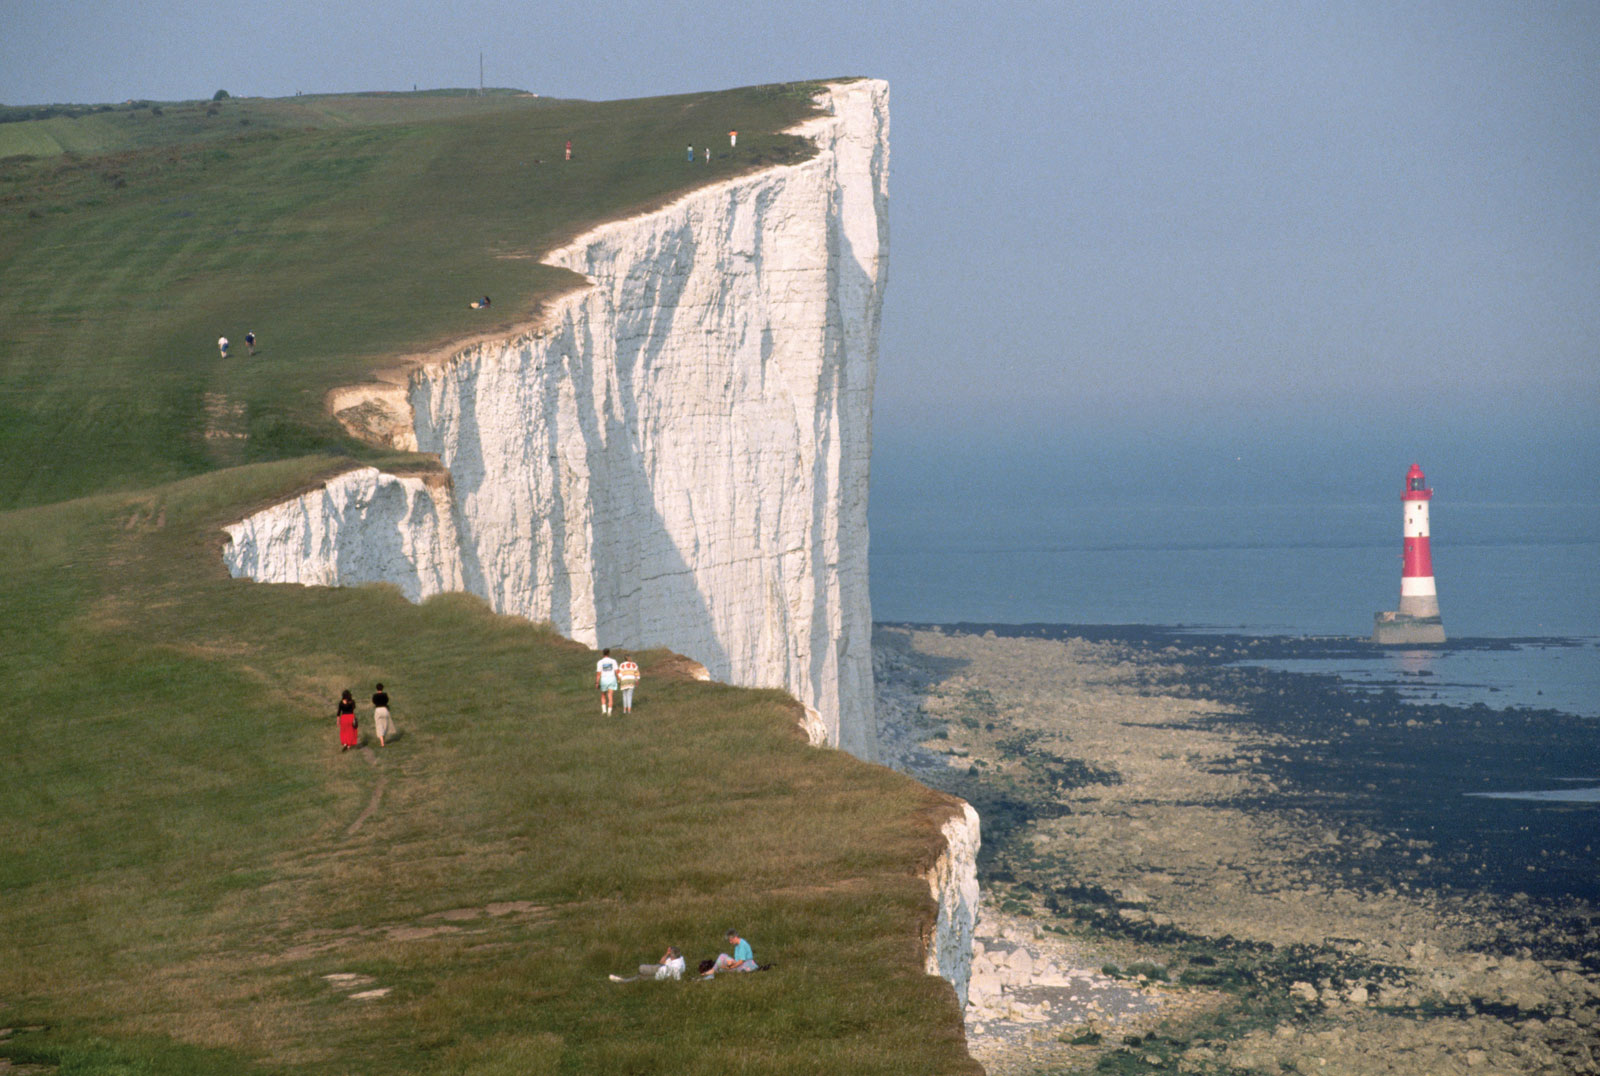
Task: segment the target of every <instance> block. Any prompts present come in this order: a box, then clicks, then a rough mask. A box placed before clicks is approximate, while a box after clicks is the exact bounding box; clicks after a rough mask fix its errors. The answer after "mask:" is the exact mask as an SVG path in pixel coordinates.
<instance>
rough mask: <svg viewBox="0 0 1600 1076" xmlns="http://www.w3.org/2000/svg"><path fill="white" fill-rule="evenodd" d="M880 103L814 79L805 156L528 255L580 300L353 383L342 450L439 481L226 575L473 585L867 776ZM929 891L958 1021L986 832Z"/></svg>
mask: <svg viewBox="0 0 1600 1076" xmlns="http://www.w3.org/2000/svg"><path fill="white" fill-rule="evenodd" d="M888 96H889V91H888V85H887V83H884V82H881V81H873V80H863V81H857V82H848V83H837V84H830V85H828V86H827V87H826V88H825V89H824V91H823V92H822V93H821V94H820V95H819V97H818V104H819V106H820V108H821V114H819V115H818V116H817V117H815V118H813V119H811V120H808V121H807V122H806V123H804V124H803V125H801V127H799V128H798V129H797V133H799V134H802V135H804V136H806V137H808V138H810V139H812V140H813V142H814V143H815V145H816V153H815V155H814V156H812V157H811V158H810V159H808V160H806V161H804V162H802V163H799V164H795V165H786V166H780V167H775V168H770V169H767V170H764V171H761V172H759V173H755V174H752V175H747V176H743V177H740V178H738V179H734V180H730V181H727V182H724V183H718V184H714V185H710V186H707V187H704V188H701V189H699V190H696V191H694V192H692V193H690V194H688V195H685V196H684V197H682V198H680V199H678V200H676V201H674V202H672V203H671V204H669V205H667V206H665V207H663V208H661V209H659V210H655V211H652V212H649V213H645V214H642V215H639V216H636V217H633V218H630V219H626V220H619V221H613V222H610V223H607V224H604V225H601V226H600V227H597V228H595V229H593V230H592V231H590V232H588V233H586V234H584V235H582V236H580V237H578V238H577V239H576V240H574V241H573V242H571V243H569V244H567V245H566V246H563V247H561V248H558V249H556V250H554V251H551V252H549V253H548V254H546V255H545V257H544V260H545V261H547V262H549V263H551V264H554V265H559V266H563V267H565V268H569V269H571V270H573V271H574V272H576V273H579V274H581V275H582V276H583V277H584V278H586V280H587V281H588V282H589V286H587V287H584V288H581V289H580V290H578V291H575V292H573V293H571V294H569V295H566V296H564V297H562V298H560V299H558V300H556V301H555V302H554V303H552V304H551V305H550V307H549V308H548V310H547V313H546V316H545V317H544V319H543V320H542V321H541V323H540V324H539V325H538V326H537V327H535V328H532V329H530V330H528V331H526V332H524V333H520V334H517V335H514V336H511V337H509V338H505V339H498V340H487V341H477V342H473V343H471V344H468V345H464V346H462V347H460V348H458V349H457V350H456V351H455V352H453V353H452V354H450V355H448V356H446V357H444V358H443V359H442V360H441V361H438V362H433V363H424V364H420V365H417V366H415V367H413V368H412V369H410V370H409V371H408V372H407V373H406V374H404V376H403V378H402V382H401V383H387V384H378V383H374V384H370V385H359V386H351V387H349V388H346V389H341V390H338V391H337V392H335V393H333V394H332V395H331V396H330V399H329V403H330V407H331V408H332V409H333V410H334V411H335V413H336V414H338V415H339V416H340V418H341V420H342V421H344V422H345V423H346V425H347V426H348V427H349V428H351V429H352V430H353V431H359V432H361V433H362V434H363V435H365V436H368V437H371V438H373V439H376V440H381V441H384V442H386V443H388V444H390V445H392V446H394V447H398V448H405V449H411V450H419V451H422V452H427V453H433V454H436V455H437V456H438V458H439V461H440V463H441V464H442V465H443V471H444V473H443V474H440V475H435V476H423V477H417V476H398V475H391V474H385V473H382V472H380V471H378V470H376V469H374V468H370V467H369V468H358V469H355V470H351V471H349V472H346V473H345V474H343V475H340V476H339V477H337V478H335V479H333V480H331V481H329V482H328V483H326V484H325V485H324V486H323V487H321V488H319V489H316V490H313V491H311V492H308V493H305V494H303V495H301V496H300V497H297V498H295V499H294V500H291V501H288V502H285V503H283V504H279V505H276V506H274V507H272V508H268V509H266V510H264V511H261V512H258V513H256V514H254V515H252V516H250V517H248V518H246V519H244V520H241V521H240V522H238V523H236V524H234V525H232V526H230V527H228V528H227V532H228V536H229V539H230V541H229V543H228V545H227V547H226V550H225V553H224V558H225V560H226V563H227V566H228V569H229V571H230V572H231V573H232V574H233V575H234V576H236V577H241V576H242V577H249V578H252V579H257V580H260V581H264V582H278V583H301V584H308V585H324V586H338V585H354V584H360V583H369V582H385V583H392V584H394V585H395V586H397V587H399V588H400V590H401V591H402V593H404V594H405V595H406V597H407V598H409V599H411V600H413V601H419V600H421V599H423V598H426V597H429V596H431V595H434V594H438V593H442V592H447V591H469V592H471V593H474V594H478V595H480V596H482V597H483V598H485V599H487V601H488V602H489V604H490V605H491V607H492V608H494V609H495V610H496V611H497V612H502V613H508V614H512V615H516V616H522V617H526V618H528V619H531V620H535V621H548V622H549V623H550V624H551V625H552V626H553V627H554V628H555V629H556V630H557V631H559V632H561V633H562V634H564V635H567V636H570V637H572V638H574V639H576V640H578V641H580V642H583V643H585V644H587V645H589V646H594V647H599V646H620V647H627V648H630V649H633V648H641V649H642V648H646V647H656V646H660V647H667V648H670V649H672V650H675V651H677V652H679V653H681V654H685V655H687V656H689V657H691V658H693V659H694V660H696V661H698V662H700V663H701V664H703V665H704V666H705V667H706V669H707V670H708V672H709V673H710V675H711V676H712V677H713V678H714V679H717V680H723V681H726V682H729V683H733V684H737V685H740V686H746V687H766V688H780V689H783V690H786V691H788V692H789V693H790V694H792V695H793V696H794V697H795V698H797V699H798V700H799V701H800V702H801V703H802V705H803V706H804V707H805V710H806V722H805V725H806V729H807V732H808V734H809V735H810V736H811V739H812V741H813V742H814V743H819V744H820V743H827V744H831V745H833V746H837V747H840V748H842V749H844V750H846V751H848V752H850V753H851V754H854V755H856V756H858V757H860V758H864V759H868V760H873V759H875V758H876V757H877V753H878V734H877V728H876V724H875V721H874V717H873V682H872V653H871V642H872V638H871V631H872V623H871V619H872V618H871V608H870V602H869V596H868V590H867V484H868V472H869V464H870V456H871V445H872V394H873V384H874V379H875V376H876V367H877V348H878V327H879V321H880V316H881V308H882V301H883V288H884V279H885V272H886V269H887V263H888V168H889V148H888V131H889V115H888ZM963 807H964V813H963V814H961V815H959V816H957V817H955V818H952V819H951V821H950V822H949V824H947V826H946V827H945V831H944V835H945V838H946V845H947V851H946V853H945V854H944V855H943V856H941V857H940V859H939V861H938V863H937V864H936V866H935V867H934V869H933V871H932V872H931V873H930V875H929V877H928V882H929V886H930V891H931V893H932V895H933V897H934V899H935V900H936V901H937V903H938V905H939V914H938V920H937V922H936V924H935V926H934V929H933V933H932V936H931V937H930V938H929V946H928V970H929V971H930V972H932V973H937V974H941V975H943V976H944V977H945V978H947V979H949V980H950V981H951V983H952V984H953V985H954V986H955V988H956V991H957V994H958V996H959V997H960V999H961V1000H962V1002H963V1003H965V998H966V983H967V975H968V969H969V967H970V962H971V952H970V948H971V936H972V925H973V917H974V915H975V912H976V904H977V882H976V853H977V847H978V819H977V816H976V814H975V812H973V811H972V809H971V808H970V807H966V806H965V805H963Z"/></svg>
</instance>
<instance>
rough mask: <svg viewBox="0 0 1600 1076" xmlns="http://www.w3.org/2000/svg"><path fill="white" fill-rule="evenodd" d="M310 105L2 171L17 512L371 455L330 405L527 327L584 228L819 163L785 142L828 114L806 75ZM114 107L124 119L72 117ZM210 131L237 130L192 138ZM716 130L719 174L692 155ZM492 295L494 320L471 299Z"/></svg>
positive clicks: (3, 375)
mask: <svg viewBox="0 0 1600 1076" xmlns="http://www.w3.org/2000/svg"><path fill="white" fill-rule="evenodd" d="M307 100H308V99H306V98H293V99H290V100H289V101H288V102H284V103H277V102H250V101H246V102H237V101H233V100H229V101H224V102H216V103H214V105H215V107H217V108H218V109H219V115H218V116H217V117H214V118H207V117H206V115H205V113H206V111H207V110H208V109H209V108H211V107H213V103H200V104H196V105H195V106H194V109H195V110H197V111H195V113H194V115H197V116H198V117H199V119H194V118H193V117H192V116H188V115H186V114H182V113H180V112H179V110H178V109H177V108H176V106H172V107H169V108H168V109H167V110H165V112H164V115H163V116H161V117H156V118H154V119H153V120H152V121H150V122H152V123H153V124H155V125H156V128H155V130H154V131H153V132H152V133H150V134H149V135H148V136H147V137H149V138H152V139H155V138H157V136H158V135H160V134H161V133H162V132H165V135H166V136H168V137H169V138H170V139H171V140H165V141H163V140H157V141H155V142H154V143H153V144H148V145H141V146H139V147H136V148H117V149H114V150H113V151H110V152H106V153H102V154H96V155H83V154H57V155H53V156H48V157H32V156H13V157H6V158H4V159H3V160H0V461H8V462H6V463H0V508H7V507H15V506H20V505H28V504H41V503H47V502H50V501H56V500H62V499H65V498H68V497H74V496H81V495H84V494H87V493H93V492H100V491H104V490H108V489H127V488H137V487H139V486H143V485H146V484H148V483H149V482H152V481H167V480H171V479H174V478H180V477H184V476H187V475H192V474H198V473H201V472H204V471H208V470H214V469H216V468H218V467H222V466H231V465H234V464H237V463H243V462H254V461H259V460H266V459H279V458H285V457H289V456H296V455H303V454H306V453H308V452H316V451H325V450H327V449H329V448H335V449H338V450H341V451H347V452H357V453H359V452H361V451H363V449H362V448H361V446H359V445H355V444H353V443H349V442H347V441H346V440H345V439H344V438H343V437H342V436H341V431H340V430H339V429H338V428H337V427H336V426H335V424H333V423H332V421H331V420H330V419H329V418H328V417H327V416H326V415H325V414H324V413H323V409H322V399H323V394H324V393H325V392H326V391H327V390H328V389H329V388H331V387H334V386H336V385H339V384H344V383H348V382H351V381H354V380H358V379H360V378H361V377H362V376H363V374H364V373H365V372H366V371H367V370H368V369H370V368H371V367H372V366H374V365H378V364H381V363H382V362H383V361H384V360H385V358H386V357H390V356H394V355H396V354H399V353H404V352H408V351H415V350H419V349H423V348H429V347H432V346H435V345H438V344H441V343H444V342H446V341H449V340H453V339H459V338H461V337H463V336H467V335H469V334H473V333H478V332H485V331H496V330H500V329H508V328H510V327H511V326H512V325H515V324H519V323H523V322H526V321H528V320H529V319H530V318H532V317H533V316H534V315H535V312H536V311H537V308H538V306H539V303H540V302H541V300H545V299H548V298H549V297H550V296H552V295H554V294H557V293H559V292H560V291H561V290H562V289H564V288H568V287H571V286H573V284H574V283H575V279H574V278H573V277H572V276H571V274H569V273H567V272H565V271H564V270H559V269H555V268H552V267H548V266H543V265H540V264H539V263H538V262H537V260H535V257H534V255H536V254H537V253H538V252H540V251H542V250H546V249H549V248H550V247H551V246H553V245H555V244H557V243H559V242H560V241H562V240H563V239H565V238H568V237H570V236H571V235H573V234H575V233H576V232H578V231H580V230H581V229H583V228H584V227H585V226H588V225H590V224H593V223H595V222H597V221H600V220H604V219H609V218H612V217H615V216H618V215H620V214H625V213H630V212H637V211H639V210H642V209H644V208H647V207H649V206H651V205H655V204H659V203H661V202H663V201H666V200H668V199H670V198H672V197H673V196H675V195H678V194H681V193H682V192H684V191H686V190H688V189H690V188H692V187H694V186H698V185H701V184H705V183H709V182H714V181H717V180H721V179H726V178H728V177H730V176H732V175H735V174H738V173H741V172H746V171H751V170H754V169H759V168H762V167H767V166H770V165H772V164H774V163H778V162H783V161H791V160H798V159H801V158H803V157H804V156H805V155H807V153H809V147H808V146H807V144H806V143H805V142H804V141H803V140H801V139H798V138H794V137H793V136H789V135H784V134H781V133H780V132H781V131H782V130H783V129H784V128H786V127H789V126H791V125H792V124H793V123H794V122H796V121H797V120H799V119H800V118H802V117H803V116H804V115H806V114H807V113H808V112H809V110H810V107H811V106H810V98H809V89H808V87H805V86H799V87H796V86H777V87H758V88H754V89H748V90H735V91H730V92H727V93H720V94H698V95H689V96H683V97H670V98H653V99H648V100H640V101H615V102H607V103H603V104H587V103H575V102H549V101H545V100H544V99H541V98H535V97H531V96H526V97H522V96H510V95H499V96H490V97H484V98H476V97H469V98H452V97H438V96H428V95H422V96H412V95H390V96H379V97H344V98H314V99H309V100H311V101H312V104H306V103H305V102H306V101H307ZM480 105H481V108H479V107H478V106H480ZM236 113H237V114H238V115H237V116H235V114H236ZM251 116H258V117H262V120H261V122H260V123H257V124H255V125H251V126H239V123H238V121H239V120H240V119H249V118H251ZM266 117H272V119H271V122H272V124H274V126H272V127H271V129H267V130H260V129H259V128H260V127H264V126H268V120H267V119H266ZM408 117H409V118H408ZM230 118H232V122H231V125H230ZM295 118H298V119H299V120H300V122H298V123H296V122H293V120H294V119H295ZM91 121H93V122H102V123H103V122H112V121H108V120H103V119H99V118H97V117H96V116H95V115H91V116H88V117H85V118H84V119H81V120H63V121H49V122H67V123H84V122H91ZM206 124H214V125H221V126H223V127H224V128H225V129H226V130H227V131H228V132H229V134H228V135H227V137H221V136H219V135H217V134H216V133H215V132H214V131H211V132H210V133H208V134H206V140H203V141H193V140H188V141H186V139H191V138H194V137H197V136H196V131H195V128H196V127H197V126H198V127H200V128H202V129H205V125H206ZM17 126H24V125H18V124H0V138H3V137H4V136H5V134H6V129H7V128H9V127H17ZM730 129H737V130H739V131H740V132H741V137H740V140H739V141H740V144H739V148H738V151H737V152H736V153H734V154H723V153H722V152H721V151H723V150H726V149H727V132H728V131H729V130H730ZM568 140H571V142H572V143H573V153H574V159H573V160H572V161H571V162H568V161H566V160H564V149H565V144H566V142H567V141H568ZM708 142H714V143H715V145H716V146H717V147H718V156H716V157H714V158H713V159H712V161H711V162H710V163H709V164H707V163H704V162H697V163H695V164H692V165H691V164H689V163H688V162H686V161H685V159H684V146H686V145H690V144H693V145H697V146H703V145H705V144H707V143H708ZM483 294H488V295H490V296H492V297H493V299H494V300H495V301H494V305H493V306H492V307H491V308H490V310H489V311H487V312H480V311H475V310H472V309H470V308H469V306H468V302H469V300H471V299H473V298H475V297H477V296H479V295H483ZM252 331H253V332H255V333H256V334H257V335H258V336H259V337H260V340H261V349H260V354H259V355H258V356H257V357H256V358H255V359H254V360H248V359H246V358H245V357H244V334H245V333H246V332H252ZM218 336H227V337H228V338H229V339H230V340H232V341H233V343H234V347H235V354H234V356H233V357H231V358H230V359H228V360H226V361H223V360H220V359H219V357H218V354H217V350H216V348H215V341H216V339H217V337H218ZM23 460H26V463H27V465H26V466H17V465H15V463H13V462H9V461H23Z"/></svg>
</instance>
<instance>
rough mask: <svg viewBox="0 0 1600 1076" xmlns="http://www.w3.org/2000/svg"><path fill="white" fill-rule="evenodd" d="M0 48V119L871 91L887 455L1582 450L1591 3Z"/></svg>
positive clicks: (86, 13)
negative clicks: (440, 90) (1124, 449)
mask: <svg viewBox="0 0 1600 1076" xmlns="http://www.w3.org/2000/svg"><path fill="white" fill-rule="evenodd" d="M334 13H337V14H334ZM0 27H3V28H4V29H3V31H0V101H3V102H5V103H8V104H21V103H36V102H47V101H117V100H122V99H125V98H129V97H147V98H161V99H176V98H194V97H205V96H210V94H211V93H212V92H214V91H215V90H216V89H218V88H226V89H227V90H229V91H230V92H231V93H233V94H235V95H265V96H279V95H287V94H292V93H294V92H295V91H296V90H306V91H313V90H316V91H332V90H364V89H410V88H411V86H412V84H413V83H415V84H418V85H420V86H422V87H425V88H426V87H436V86H461V85H471V84H474V83H475V82H476V80H477V74H478V54H479V50H480V49H481V50H482V51H483V53H484V56H485V64H486V68H487V81H488V82H489V83H490V84H491V85H501V86H516V87H522V88H526V89H530V90H533V91H536V92H540V93H545V94H550V95H555V96H564V97H586V98H594V99H601V98H613V97H631V96H642V95H653V94H662V93H676V92H683V91H689V90H700V89H715V88H723V87H729V86H738V85H747V84H751V83H759V82H773V81H783V80H790V79H800V78H813V77H822V76H830V75H844V74H868V75H873V76H877V77H882V78H886V79H888V80H889V82H890V84H891V93H892V114H893V129H892V143H893V151H892V152H893V172H892V181H891V205H892V210H891V221H892V223H891V244H892V252H893V253H892V260H891V270H890V283H889V292H888V301H887V306H886V309H885V331H884V337H883V349H882V363H881V367H880V380H879V396H878V428H879V432H880V436H881V438H883V439H884V440H885V441H886V442H891V443H893V442H898V443H902V444H903V443H905V442H906V441H908V440H915V439H916V438H917V437H919V436H921V433H920V432H919V431H923V430H926V429H929V428H937V429H938V430H940V431H941V432H942V433H943V434H946V435H955V436H957V437H962V436H968V437H979V438H981V437H985V436H988V435H990V434H992V433H994V432H995V431H1002V430H1003V431H1006V432H1008V433H1010V434H1017V433H1024V434H1027V435H1029V436H1045V437H1047V436H1048V435H1046V434H1041V433H1039V431H1049V430H1050V429H1051V428H1052V427H1056V426H1061V427H1063V428H1070V429H1073V430H1076V431H1079V432H1080V433H1081V432H1083V431H1085V430H1088V431H1096V430H1101V429H1106V430H1110V429H1114V428H1120V429H1123V430H1128V429H1137V428H1139V427H1138V426H1136V425H1134V424H1133V420H1137V421H1138V422H1148V423H1151V424H1154V425H1156V426H1159V427H1160V428H1162V429H1163V430H1165V431H1166V432H1167V433H1168V435H1170V434H1171V432H1172V431H1174V430H1176V431H1184V430H1189V429H1202V428H1211V429H1216V428H1223V427H1230V428H1233V429H1241V428H1243V429H1250V428H1255V429H1260V430H1263V431H1266V432H1270V431H1274V430H1296V429H1297V430H1300V431H1302V432H1304V431H1310V430H1324V429H1326V430H1341V431H1344V432H1346V433H1348V434H1350V435H1352V436H1355V437H1367V436H1369V435H1373V434H1375V433H1377V432H1378V431H1382V430H1388V429H1392V428H1393V426H1394V424H1395V423H1397V422H1406V423H1410V424H1412V425H1413V426H1414V427H1416V429H1415V432H1414V436H1415V437H1417V438H1419V439H1422V440H1424V441H1425V440H1426V439H1427V438H1428V437H1429V436H1431V435H1432V434H1433V433H1435V432H1437V433H1440V434H1441V435H1442V434H1443V433H1444V432H1445V431H1454V432H1455V433H1457V434H1459V433H1460V432H1461V431H1462V430H1463V429H1467V430H1470V429H1472V428H1473V424H1474V423H1484V422H1496V423H1499V424H1501V425H1504V424H1505V423H1508V422H1509V423H1513V424H1515V423H1526V424H1528V426H1529V429H1530V430H1531V431H1535V432H1539V431H1547V430H1550V429H1560V430H1565V431H1568V433H1570V434H1571V435H1572V436H1573V437H1575V438H1577V439H1578V440H1580V441H1582V442H1584V443H1586V444H1588V445H1591V446H1592V445H1594V443H1595V440H1594V438H1595V435H1594V432H1593V430H1594V427H1595V422H1596V419H1600V4H1595V3H1589V2H1580V3H1561V4H1556V3H1539V2H1530V0H1517V2H1509V3H1493V2H1481V0H1474V2H1471V3H1460V2H1455V0H1449V2H1440V3H1421V4H1409V3H1408V4H1396V3H1393V2H1387V0H1386V2H1371V3H1359V4H1325V3H1317V4H1312V3H1306V4H1297V3H1285V2H1272V3H1260V4H1253V3H1241V2H1228V3H1216V4H1206V5H1201V4H1181V3H1163V4H1144V3H1131V2H1120V0H1117V2H1114V0H1096V2H1085V3H1076V4H1074V3H1070V2H1068V3H1062V2H1059V0H1058V2H1055V3H1037V4H1034V3H1012V4H1007V3H1003V2H1001V3H993V2H984V3H961V4H955V5H916V4H908V3H904V2H895V3H883V2H874V0H852V2H850V3H839V2H836V0H824V2H821V3H811V4H793V3H782V4H777V3H763V2H755V3H751V2H739V3H727V2H722V0H718V2H703V3H697V4H686V5H662V4H656V3H642V2H639V0H624V2H606V0H597V2H591V3H586V4H543V5H534V4H523V3H510V2H507V0H478V2H475V3H470V4H453V5H443V4H437V3H422V2H416V0H412V2H385V3H371V2H365V0H358V2H347V3H343V4H339V5H334V6H332V7H329V6H327V5H324V4H322V3H310V2H306V0H271V2H268V0H231V2H229V3H226V4H223V3H216V4H211V3H194V2H189V3H185V2H179V0H147V2H145V3H142V4H129V3H126V2H121V0H119V2H117V3H68V4H45V3H39V2H37V0H26V2H18V0H0ZM1408 436H1413V434H1408ZM1402 466H1403V464H1402Z"/></svg>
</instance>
